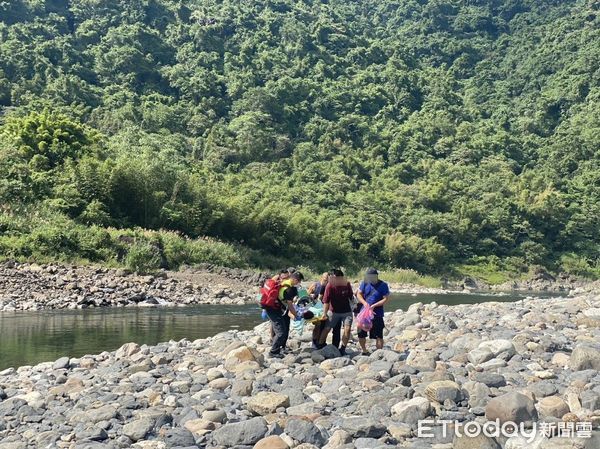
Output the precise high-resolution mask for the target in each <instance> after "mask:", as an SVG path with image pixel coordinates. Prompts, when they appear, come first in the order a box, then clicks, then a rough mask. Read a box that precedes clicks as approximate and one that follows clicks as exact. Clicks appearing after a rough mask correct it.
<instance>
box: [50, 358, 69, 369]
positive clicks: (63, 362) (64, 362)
mask: <svg viewBox="0 0 600 449" xmlns="http://www.w3.org/2000/svg"><path fill="white" fill-rule="evenodd" d="M69 361H70V359H69V357H61V358H60V359H58V360H57V361H56V362H54V364H53V365H52V369H67V368H69Z"/></svg>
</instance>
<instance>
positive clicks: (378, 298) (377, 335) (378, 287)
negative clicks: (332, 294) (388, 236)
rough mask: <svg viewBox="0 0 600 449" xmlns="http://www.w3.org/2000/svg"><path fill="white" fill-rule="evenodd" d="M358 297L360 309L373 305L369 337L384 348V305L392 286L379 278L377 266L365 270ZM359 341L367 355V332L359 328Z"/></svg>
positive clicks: (379, 347)
mask: <svg viewBox="0 0 600 449" xmlns="http://www.w3.org/2000/svg"><path fill="white" fill-rule="evenodd" d="M356 296H357V298H358V302H359V307H358V311H360V310H361V309H362V308H363V307H371V309H373V314H374V317H373V327H372V328H371V330H370V331H369V338H370V339H372V340H373V339H374V340H376V343H375V345H376V347H377V349H383V329H384V327H385V325H384V323H383V305H384V304H385V303H386V302H387V300H388V298H389V297H390V288H389V287H388V285H387V284H386V283H385V282H383V281H382V280H380V279H379V273H378V271H377V270H376V269H375V268H369V269H367V271H366V272H365V279H364V281H362V282H361V283H360V286H359V287H358V293H357V295H356ZM358 343H359V344H360V347H361V349H362V353H363V354H364V355H367V354H368V353H369V352H368V351H367V332H366V331H364V330H362V329H359V331H358Z"/></svg>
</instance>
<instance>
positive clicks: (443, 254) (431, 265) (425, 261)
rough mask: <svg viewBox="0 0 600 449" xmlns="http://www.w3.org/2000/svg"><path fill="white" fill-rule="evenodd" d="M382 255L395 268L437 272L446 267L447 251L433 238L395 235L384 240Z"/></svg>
mask: <svg viewBox="0 0 600 449" xmlns="http://www.w3.org/2000/svg"><path fill="white" fill-rule="evenodd" d="M384 254H385V256H386V257H387V259H388V261H389V262H390V263H391V264H392V265H393V266H395V267H401V268H413V269H416V270H426V271H430V272H439V271H441V270H442V268H443V267H444V266H445V265H446V263H447V259H448V250H447V249H446V247H445V246H444V245H442V244H441V243H438V242H437V240H436V239H435V238H427V239H423V238H421V237H419V236H416V235H406V234H402V233H399V232H398V233H395V234H392V235H389V236H388V237H387V238H386V239H385V248H384Z"/></svg>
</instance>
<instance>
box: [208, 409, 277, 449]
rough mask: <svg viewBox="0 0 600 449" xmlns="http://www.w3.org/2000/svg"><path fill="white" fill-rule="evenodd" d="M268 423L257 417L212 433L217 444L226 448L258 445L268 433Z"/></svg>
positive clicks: (227, 425) (231, 424) (225, 426)
mask: <svg viewBox="0 0 600 449" xmlns="http://www.w3.org/2000/svg"><path fill="white" fill-rule="evenodd" d="M267 430H268V429H267V423H266V422H265V420H264V418H261V417H260V416H257V417H255V418H252V419H248V420H246V421H241V422H237V423H230V424H225V425H224V426H223V427H221V428H219V429H217V430H215V431H214V432H213V433H212V437H213V440H214V441H215V443H216V444H218V445H220V446H225V447H233V446H237V445H252V444H256V443H258V442H259V441H260V440H261V439H262V438H263V437H264V436H265V435H266V433H267Z"/></svg>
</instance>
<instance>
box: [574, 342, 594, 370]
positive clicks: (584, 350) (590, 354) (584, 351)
mask: <svg viewBox="0 0 600 449" xmlns="http://www.w3.org/2000/svg"><path fill="white" fill-rule="evenodd" d="M569 366H570V368H571V369H572V370H573V371H583V370H586V369H595V370H600V348H597V347H593V346H587V345H577V346H576V347H575V349H574V350H573V353H572V354H571V359H570V360H569Z"/></svg>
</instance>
